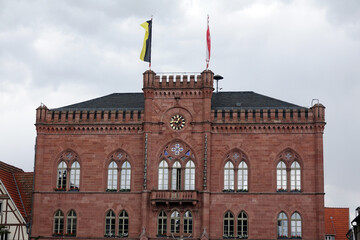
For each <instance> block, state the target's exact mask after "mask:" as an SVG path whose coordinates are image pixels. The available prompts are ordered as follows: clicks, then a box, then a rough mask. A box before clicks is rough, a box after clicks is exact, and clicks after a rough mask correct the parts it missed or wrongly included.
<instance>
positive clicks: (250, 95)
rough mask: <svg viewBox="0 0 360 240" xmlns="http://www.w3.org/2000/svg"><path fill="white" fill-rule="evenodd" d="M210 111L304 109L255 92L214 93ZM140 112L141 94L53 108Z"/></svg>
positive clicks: (116, 95)
mask: <svg viewBox="0 0 360 240" xmlns="http://www.w3.org/2000/svg"><path fill="white" fill-rule="evenodd" d="M211 108H212V109H270V108H271V109H277V108H278V109H287V108H288V109H290V108H291V109H303V108H304V107H301V106H298V105H295V104H292V103H288V102H284V101H281V100H278V99H275V98H271V97H267V96H264V95H261V94H258V93H255V92H220V93H214V94H213V96H212V102H211ZM116 109H119V110H120V109H121V110H142V109H144V94H143V93H113V94H110V95H107V96H104V97H99V98H95V99H92V100H89V101H85V102H81V103H76V104H72V105H68V106H65V107H60V108H55V109H52V110H58V111H74V110H116Z"/></svg>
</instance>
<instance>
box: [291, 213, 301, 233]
mask: <svg viewBox="0 0 360 240" xmlns="http://www.w3.org/2000/svg"><path fill="white" fill-rule="evenodd" d="M291 237H301V216H300V214H299V213H297V212H295V213H294V214H293V215H291Z"/></svg>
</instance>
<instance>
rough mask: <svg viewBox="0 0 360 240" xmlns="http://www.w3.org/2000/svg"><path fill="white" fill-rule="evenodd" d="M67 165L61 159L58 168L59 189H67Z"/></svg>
mask: <svg viewBox="0 0 360 240" xmlns="http://www.w3.org/2000/svg"><path fill="white" fill-rule="evenodd" d="M66 168H67V165H66V163H65V162H64V161H61V162H60V163H59V165H58V168H57V185H56V187H57V188H58V189H59V190H66V178H67V170H66Z"/></svg>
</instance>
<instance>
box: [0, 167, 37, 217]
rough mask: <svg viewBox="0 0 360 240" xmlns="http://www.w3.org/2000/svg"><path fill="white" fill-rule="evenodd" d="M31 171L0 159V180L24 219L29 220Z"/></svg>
mask: <svg viewBox="0 0 360 240" xmlns="http://www.w3.org/2000/svg"><path fill="white" fill-rule="evenodd" d="M33 175H34V174H33V173H32V172H24V171H23V170H22V169H20V168H17V167H14V166H11V165H9V164H6V163H4V162H1V161H0V180H1V181H2V182H3V184H4V185H5V188H6V190H7V191H8V193H9V194H10V196H11V198H12V200H13V201H14V203H15V204H16V207H17V208H18V209H19V211H20V213H21V215H22V216H23V217H24V219H25V221H28V220H30V219H29V218H30V215H31V200H32V185H33Z"/></svg>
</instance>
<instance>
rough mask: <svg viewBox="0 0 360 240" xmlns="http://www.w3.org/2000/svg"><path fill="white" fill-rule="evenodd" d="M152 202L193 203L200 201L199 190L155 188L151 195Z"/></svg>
mask: <svg viewBox="0 0 360 240" xmlns="http://www.w3.org/2000/svg"><path fill="white" fill-rule="evenodd" d="M150 200H151V204H153V205H156V204H163V203H165V204H166V205H170V204H179V205H182V204H193V205H194V206H195V205H196V204H197V202H198V196H197V191H185V190H184V191H181V190H180V191H175V190H153V191H151V196H150Z"/></svg>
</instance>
